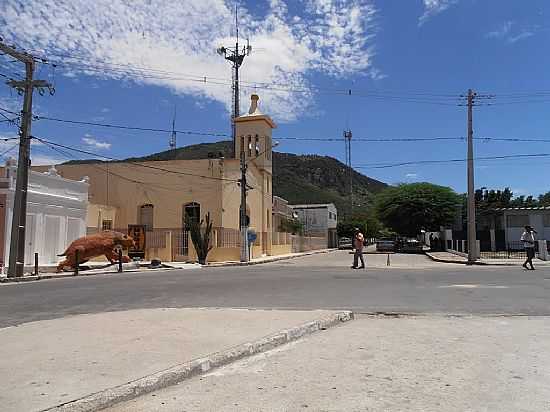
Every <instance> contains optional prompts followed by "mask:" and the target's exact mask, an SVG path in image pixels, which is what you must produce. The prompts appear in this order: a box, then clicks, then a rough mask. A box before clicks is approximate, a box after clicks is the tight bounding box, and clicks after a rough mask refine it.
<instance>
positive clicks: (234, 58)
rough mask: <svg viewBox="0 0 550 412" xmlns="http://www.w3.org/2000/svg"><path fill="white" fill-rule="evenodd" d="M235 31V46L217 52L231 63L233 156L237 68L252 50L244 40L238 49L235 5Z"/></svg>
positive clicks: (235, 131) (237, 105)
mask: <svg viewBox="0 0 550 412" xmlns="http://www.w3.org/2000/svg"><path fill="white" fill-rule="evenodd" d="M235 32H236V35H237V41H236V42H235V47H234V48H232V47H224V46H222V47H220V48H218V50H217V52H218V54H219V55H220V56H223V57H224V58H225V60H228V61H230V62H231V63H232V74H233V79H232V87H233V96H232V100H233V102H232V103H233V113H232V115H231V132H232V136H233V153H232V154H231V155H232V157H233V158H236V157H237V128H236V125H235V119H236V118H237V117H239V116H240V114H241V113H240V104H239V68H240V67H241V65H242V64H243V61H244V58H245V57H246V56H250V53H251V52H252V46H251V45H250V43H249V42H248V40H247V41H246V46H245V47H243V48H242V50H239V21H238V9H237V8H236V7H235Z"/></svg>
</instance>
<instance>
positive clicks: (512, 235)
mask: <svg viewBox="0 0 550 412" xmlns="http://www.w3.org/2000/svg"><path fill="white" fill-rule="evenodd" d="M496 210H497V211H498V212H500V213H501V214H500V215H499V216H498V217H497V219H498V220H499V222H498V223H499V226H500V227H502V228H503V229H504V230H505V236H506V242H514V241H515V242H519V239H520V238H521V234H522V233H523V230H524V227H525V225H530V226H532V227H533V228H534V229H535V230H536V231H537V239H544V240H550V206H539V207H507V208H499V209H496Z"/></svg>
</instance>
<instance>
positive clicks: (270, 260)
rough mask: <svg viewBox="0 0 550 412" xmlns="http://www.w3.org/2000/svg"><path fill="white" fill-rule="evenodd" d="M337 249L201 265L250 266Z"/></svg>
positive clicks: (217, 266) (211, 266) (212, 266)
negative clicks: (258, 259)
mask: <svg viewBox="0 0 550 412" xmlns="http://www.w3.org/2000/svg"><path fill="white" fill-rule="evenodd" d="M337 250H338V249H321V250H313V251H311V252H304V253H300V254H297V255H293V256H280V257H277V256H273V257H272V258H269V259H265V260H260V261H250V262H227V263H223V262H222V263H212V264H208V265H203V267H205V268H206V267H208V268H219V267H228V266H252V265H261V264H264V263H272V262H278V261H280V260H290V259H296V258H300V257H304V256H311V255H318V254H321V253H330V252H336V251H337Z"/></svg>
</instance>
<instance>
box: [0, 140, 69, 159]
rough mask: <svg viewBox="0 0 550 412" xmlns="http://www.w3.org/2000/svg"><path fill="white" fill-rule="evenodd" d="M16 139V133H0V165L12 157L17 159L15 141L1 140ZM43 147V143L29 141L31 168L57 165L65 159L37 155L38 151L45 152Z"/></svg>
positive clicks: (17, 148)
mask: <svg viewBox="0 0 550 412" xmlns="http://www.w3.org/2000/svg"><path fill="white" fill-rule="evenodd" d="M14 138H17V134H16V133H0V154H2V157H3V159H2V161H1V164H3V163H4V161H5V160H7V159H8V158H10V157H12V158H14V159H18V157H19V153H18V150H19V144H18V141H17V140H9V141H4V140H2V139H14ZM43 146H45V145H44V144H43V143H41V142H39V141H37V140H35V139H33V140H31V164H32V165H33V166H43V165H52V164H59V163H62V162H64V161H66V159H63V158H61V157H59V156H56V155H49V154H43V153H37V150H38V151H41V152H42V151H44V152H45V147H43Z"/></svg>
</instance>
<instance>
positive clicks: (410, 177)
mask: <svg viewBox="0 0 550 412" xmlns="http://www.w3.org/2000/svg"><path fill="white" fill-rule="evenodd" d="M405 177H406V178H408V179H416V178H417V177H418V173H407V174H406V175H405Z"/></svg>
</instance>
